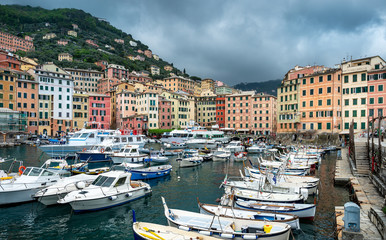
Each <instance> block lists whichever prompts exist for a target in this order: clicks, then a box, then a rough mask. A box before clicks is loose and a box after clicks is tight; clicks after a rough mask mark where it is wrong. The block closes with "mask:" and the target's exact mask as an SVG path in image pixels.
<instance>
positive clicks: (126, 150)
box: [111, 145, 148, 164]
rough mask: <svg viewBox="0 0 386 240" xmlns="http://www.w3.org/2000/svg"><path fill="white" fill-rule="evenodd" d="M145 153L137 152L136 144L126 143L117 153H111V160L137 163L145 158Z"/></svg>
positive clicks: (116, 162) (117, 162)
mask: <svg viewBox="0 0 386 240" xmlns="http://www.w3.org/2000/svg"><path fill="white" fill-rule="evenodd" d="M147 156H148V155H147V154H142V153H140V152H139V146H137V145H126V146H124V147H123V148H121V150H120V151H119V152H118V153H114V154H112V155H111V160H112V161H113V162H114V164H120V163H123V162H128V163H138V162H144V161H145V158H147Z"/></svg>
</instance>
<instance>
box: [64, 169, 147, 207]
mask: <svg viewBox="0 0 386 240" xmlns="http://www.w3.org/2000/svg"><path fill="white" fill-rule="evenodd" d="M130 177H131V175H130V173H127V172H122V171H111V172H107V173H102V174H100V175H99V176H98V178H97V179H95V181H94V182H93V183H92V184H91V185H90V186H88V187H86V188H84V189H82V190H78V191H73V192H70V193H69V194H67V195H66V196H65V197H64V198H62V199H60V200H59V201H58V203H60V204H66V203H69V204H70V205H71V207H72V209H73V210H74V211H75V212H84V211H97V210H102V209H106V208H111V207H114V206H118V205H122V204H125V203H128V202H131V201H133V200H136V199H138V198H141V197H144V196H146V195H148V194H150V193H151V188H150V185H149V184H147V183H144V182H140V181H131V180H130Z"/></svg>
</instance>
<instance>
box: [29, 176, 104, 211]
mask: <svg viewBox="0 0 386 240" xmlns="http://www.w3.org/2000/svg"><path fill="white" fill-rule="evenodd" d="M96 178H97V176H96V175H86V174H79V175H74V176H71V177H67V178H63V179H60V180H59V181H58V182H57V183H55V184H54V185H51V186H49V187H46V188H44V189H42V190H40V191H38V192H37V193H36V194H35V195H34V198H36V199H37V200H38V201H39V202H41V203H42V204H44V205H46V206H48V205H54V204H58V200H59V199H60V198H63V197H64V196H65V195H67V194H68V193H69V192H72V191H76V190H80V189H83V188H85V187H87V186H88V185H90V184H91V183H92V182H93V181H94V180H95V179H96Z"/></svg>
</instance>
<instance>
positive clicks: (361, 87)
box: [341, 56, 386, 134]
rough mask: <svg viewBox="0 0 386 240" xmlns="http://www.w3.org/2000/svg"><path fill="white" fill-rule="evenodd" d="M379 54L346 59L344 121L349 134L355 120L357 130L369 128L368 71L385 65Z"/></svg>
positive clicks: (343, 76)
mask: <svg viewBox="0 0 386 240" xmlns="http://www.w3.org/2000/svg"><path fill="white" fill-rule="evenodd" d="M385 65H386V63H385V61H384V60H383V59H382V58H381V57H379V56H373V57H367V58H361V59H355V60H350V61H344V62H343V63H342V65H341V68H342V122H343V131H342V132H341V133H345V134H348V130H349V126H350V123H351V122H352V121H354V130H355V131H365V130H366V129H367V127H368V126H367V116H368V111H367V106H368V104H371V103H368V102H367V93H368V91H369V89H368V86H367V72H368V71H370V70H373V69H379V68H381V67H382V66H385Z"/></svg>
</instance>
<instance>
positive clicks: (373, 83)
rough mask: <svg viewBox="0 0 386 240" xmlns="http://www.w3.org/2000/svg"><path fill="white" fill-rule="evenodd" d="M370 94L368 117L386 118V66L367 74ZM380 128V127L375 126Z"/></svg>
mask: <svg viewBox="0 0 386 240" xmlns="http://www.w3.org/2000/svg"><path fill="white" fill-rule="evenodd" d="M367 77H368V82H367V83H368V93H367V102H368V105H367V108H368V111H369V112H368V116H374V117H379V116H385V113H386V104H385V101H386V90H385V88H386V66H385V67H382V68H379V69H374V70H371V71H369V72H368V73H367ZM374 127H378V126H374Z"/></svg>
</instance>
